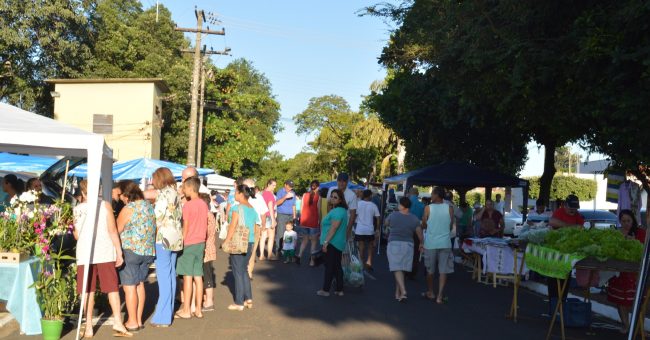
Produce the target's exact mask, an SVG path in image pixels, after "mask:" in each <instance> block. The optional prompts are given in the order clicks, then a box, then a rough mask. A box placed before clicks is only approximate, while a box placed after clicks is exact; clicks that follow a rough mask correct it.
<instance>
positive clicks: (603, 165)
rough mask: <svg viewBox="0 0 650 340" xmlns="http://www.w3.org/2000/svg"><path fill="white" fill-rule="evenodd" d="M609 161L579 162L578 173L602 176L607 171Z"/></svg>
mask: <svg viewBox="0 0 650 340" xmlns="http://www.w3.org/2000/svg"><path fill="white" fill-rule="evenodd" d="M610 163H611V161H609V160H607V159H600V160H596V161H588V162H579V163H578V173H579V174H593V173H597V174H602V173H603V172H605V170H607V168H608V167H609V165H610Z"/></svg>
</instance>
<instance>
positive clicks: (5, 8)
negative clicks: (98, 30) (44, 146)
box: [0, 0, 93, 114]
mask: <svg viewBox="0 0 650 340" xmlns="http://www.w3.org/2000/svg"><path fill="white" fill-rule="evenodd" d="M92 7H93V3H92V2H89V1H81V0H56V1H48V0H35V1H22V0H0V65H3V72H2V75H0V101H3V102H8V103H10V104H14V105H18V106H20V107H22V108H24V109H27V110H32V111H34V112H37V113H40V114H50V113H51V112H52V105H53V100H52V98H51V96H50V94H49V89H48V86H46V84H45V82H44V81H45V79H47V78H70V77H78V76H80V75H81V74H83V72H84V70H85V69H86V67H87V64H88V62H89V61H90V60H92V53H91V45H92V42H91V39H92V31H91V30H89V26H90V23H89V20H88V19H89V17H90V13H91V12H92Z"/></svg>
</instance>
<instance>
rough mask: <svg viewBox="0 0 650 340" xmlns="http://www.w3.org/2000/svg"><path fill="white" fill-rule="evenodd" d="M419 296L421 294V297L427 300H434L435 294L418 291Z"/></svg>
mask: <svg viewBox="0 0 650 340" xmlns="http://www.w3.org/2000/svg"><path fill="white" fill-rule="evenodd" d="M420 296H421V297H422V298H423V299H427V300H435V299H436V295H435V294H433V295H429V294H428V293H427V292H423V293H420Z"/></svg>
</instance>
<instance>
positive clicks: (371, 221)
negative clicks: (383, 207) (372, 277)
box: [354, 190, 379, 271]
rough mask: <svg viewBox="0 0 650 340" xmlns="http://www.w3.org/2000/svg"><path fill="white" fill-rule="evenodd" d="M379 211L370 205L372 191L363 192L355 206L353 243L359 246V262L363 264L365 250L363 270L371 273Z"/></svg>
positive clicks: (372, 204) (377, 231) (373, 205)
mask: <svg viewBox="0 0 650 340" xmlns="http://www.w3.org/2000/svg"><path fill="white" fill-rule="evenodd" d="M378 226H379V209H377V206H376V205H375V204H374V203H372V191H370V190H364V191H363V194H362V200H361V201H359V203H358V205H357V226H356V228H355V229H354V241H355V242H357V245H358V246H359V256H360V257H361V258H360V259H359V260H361V262H363V259H364V251H365V250H366V249H367V250H368V254H367V259H366V262H365V268H366V270H368V271H372V270H373V269H372V254H373V252H374V250H375V244H376V237H378V236H379V229H378V228H377V227H378Z"/></svg>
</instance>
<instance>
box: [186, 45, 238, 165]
mask: <svg viewBox="0 0 650 340" xmlns="http://www.w3.org/2000/svg"><path fill="white" fill-rule="evenodd" d="M205 48H206V46H205V45H203V50H202V51H201V54H203V58H202V62H201V71H200V73H201V88H200V91H199V112H198V117H199V123H198V128H197V130H198V133H197V134H198V138H197V140H198V146H197V148H196V155H197V156H196V166H197V167H201V165H202V164H201V158H202V150H203V106H204V105H203V104H204V103H205V78H206V72H205V63H206V62H207V61H208V55H212V54H219V55H230V54H229V52H230V48H227V47H226V49H225V50H223V51H213V50H210V51H206V49H205ZM181 52H184V53H194V51H193V50H188V49H184V50H181ZM209 78H212V75H211V73H210V77H209Z"/></svg>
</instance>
